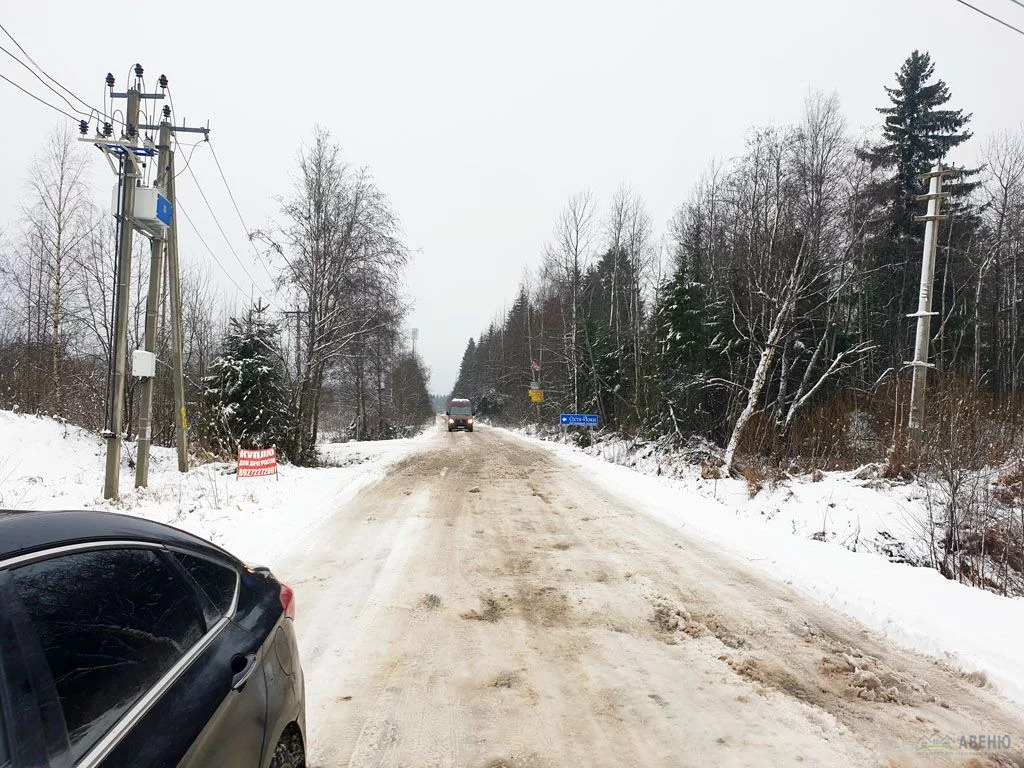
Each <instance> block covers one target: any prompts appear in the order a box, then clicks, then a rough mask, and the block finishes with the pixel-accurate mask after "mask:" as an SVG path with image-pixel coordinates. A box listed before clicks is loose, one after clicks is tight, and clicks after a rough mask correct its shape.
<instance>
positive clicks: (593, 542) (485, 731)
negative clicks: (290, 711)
mask: <svg viewBox="0 0 1024 768" xmlns="http://www.w3.org/2000/svg"><path fill="white" fill-rule="evenodd" d="M686 501H687V500H686V498H683V497H681V498H680V500H679V503H680V504H685V503H686ZM275 570H277V571H278V573H279V575H280V576H281V577H282V579H283V580H284V581H286V582H287V583H289V584H291V586H293V587H294V588H295V589H296V592H297V596H298V616H297V621H296V626H297V629H298V632H299V635H300V642H301V648H302V653H303V665H304V668H305V672H306V678H307V686H308V688H307V691H308V697H309V698H308V715H307V717H308V726H309V738H310V751H311V766H314V767H315V768H335V767H336V766H381V767H385V766H386V767H389V768H390V767H395V766H407V767H408V768H419V767H421V766H460V767H461V766H467V767H469V768H477V767H479V768H501V767H502V766H504V767H507V768H546V767H547V766H609V767H611V766H615V767H616V768H619V767H621V766H651V767H652V768H653V767H654V766H658V767H659V768H660V767H662V766H689V765H708V766H710V765H715V766H761V765H764V766H772V767H773V768H778V767H779V766H789V765H822V766H835V765H843V766H853V765H864V766H906V765H916V764H919V763H925V764H935V765H977V766H982V765H1024V752H1022V751H1021V744H1022V742H1024V722H1022V720H1021V718H1020V716H1019V714H1017V713H1016V712H1015V711H1014V707H1013V706H1012V705H1010V704H1009V703H1007V702H1006V700H1004V699H1002V698H1001V697H1000V696H999V695H998V694H996V693H994V692H993V691H991V690H990V689H988V688H986V687H983V686H981V685H979V681H978V680H975V679H973V678H972V677H971V676H969V675H964V674H962V673H960V672H957V671H955V670H953V669H951V668H949V667H947V666H945V665H943V664H942V663H941V662H939V661H936V660H932V659H928V658H925V657H923V656H918V655H916V654H913V653H910V652H907V651H903V650H899V649H897V648H895V647H893V646H892V645H891V644H890V643H888V642H887V641H885V640H884V639H883V638H881V637H880V636H879V635H878V634H877V633H874V632H871V631H868V630H867V629H865V628H864V627H862V626H861V625H859V624H857V623H856V622H855V621H853V620H851V619H848V618H845V617H843V616H840V615H839V614H837V613H835V612H833V611H831V610H830V609H828V608H825V607H823V606H821V605H820V604H818V603H816V602H814V601H812V600H810V599H809V598H807V597H803V596H801V595H799V594H798V593H797V592H796V591H794V590H793V589H792V588H791V587H788V586H786V585H784V584H782V583H777V582H774V581H771V580H769V579H767V578H766V577H765V576H763V575H762V574H759V573H757V572H756V571H753V570H751V569H750V568H749V567H748V566H746V565H744V564H742V563H741V562H739V561H738V560H737V559H736V558H735V557H734V556H732V555H727V554H725V553H723V552H722V551H719V550H717V549H716V548H714V547H713V546H712V545H709V544H707V543H706V542H703V541H701V540H699V539H696V538H690V537H688V536H687V535H685V534H682V533H680V532H679V531H677V530H673V529H672V528H669V527H667V526H666V525H665V524H664V523H662V522H659V521H657V520H656V519H654V518H653V517H651V516H649V515H647V514H645V513H644V511H643V510H642V509H640V508H637V507H636V506H632V505H631V503H630V502H629V501H628V500H626V499H625V498H620V497H619V496H617V495H616V494H614V493H613V492H611V491H609V490H606V489H605V488H604V487H603V486H602V485H599V484H597V483H595V482H593V481H592V479H590V478H589V477H588V476H587V475H586V473H585V472H584V471H582V470H581V469H580V468H579V467H575V466H572V465H570V464H569V463H567V462H565V461H563V460H562V459H560V458H558V457H557V456H556V455H554V454H553V453H552V452H551V451H548V450H546V449H545V448H543V447H541V446H538V445H536V444H533V443H531V442H529V441H526V440H523V439H521V438H517V437H514V436H511V435H509V434H508V433H505V432H502V431H499V430H491V429H481V430H478V431H477V432H476V433H474V434H464V433H455V434H447V433H445V432H443V431H439V432H438V433H437V434H436V435H435V436H432V437H430V438H429V439H427V440H425V441H424V442H423V450H421V451H419V452H417V453H415V454H413V455H412V456H411V457H409V458H407V459H405V460H404V461H402V462H400V463H399V464H397V465H395V466H394V467H393V468H392V469H391V471H390V472H389V473H388V475H387V476H386V477H385V478H384V479H382V480H381V481H379V482H378V483H376V484H374V485H372V486H370V487H368V488H365V489H363V490H362V491H361V492H360V493H359V494H358V495H357V496H356V497H355V499H354V500H352V501H351V502H350V503H348V504H345V505H343V506H340V507H339V509H338V510H337V511H336V512H335V513H333V515H332V516H330V517H328V518H327V520H326V521H325V522H324V523H323V524H322V525H321V526H319V527H318V528H316V529H315V530H313V531H311V532H310V533H308V534H306V535H305V537H304V538H302V539H301V540H300V541H299V542H298V543H297V546H296V547H295V548H293V549H292V550H291V551H290V553H289V554H288V555H287V556H285V557H283V558H282V559H280V560H279V561H278V562H277V563H275ZM961 620H964V621H969V617H961ZM935 734H939V735H940V736H942V737H947V738H953V739H954V741H956V740H958V739H959V737H960V735H968V736H969V735H971V734H975V735H978V734H985V735H996V736H1005V735H1008V736H1009V737H1010V739H1011V744H1012V748H1011V749H1012V751H1011V752H1009V753H1004V754H995V753H984V752H983V753H979V754H974V755H957V754H953V753H951V752H950V751H949V750H945V749H941V748H936V749H929V750H924V752H927V756H924V755H923V754H922V753H921V752H919V751H918V747H919V745H920V744H921V740H922V739H926V740H927V739H930V738H932V737H933V735H935ZM972 761H973V762H972Z"/></svg>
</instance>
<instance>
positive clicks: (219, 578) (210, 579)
mask: <svg viewBox="0 0 1024 768" xmlns="http://www.w3.org/2000/svg"><path fill="white" fill-rule="evenodd" d="M173 554H174V557H176V558H177V560H178V562H179V563H181V565H182V567H183V568H184V569H185V570H186V571H188V574H189V576H191V577H192V578H193V579H195V581H196V584H198V585H199V587H200V589H202V590H203V593H204V594H205V595H206V597H208V598H209V599H210V603H211V604H212V606H213V608H214V613H213V614H212V615H210V616H208V617H207V618H208V619H212V620H213V621H216V620H217V619H219V618H220V617H221V616H225V615H227V613H228V611H230V610H231V605H232V603H234V602H235V588H236V586H237V585H238V572H237V571H236V570H235V569H233V568H228V567H227V566H225V565H220V564H218V563H215V562H213V561H212V560H207V559H206V558H203V557H198V556H197V555H188V554H185V553H184V552H174V553H173ZM211 623H212V622H211Z"/></svg>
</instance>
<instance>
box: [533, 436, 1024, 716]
mask: <svg viewBox="0 0 1024 768" xmlns="http://www.w3.org/2000/svg"><path fill="white" fill-rule="evenodd" d="M519 439H523V440H530V441H531V442H537V443H540V444H541V445H544V446H545V447H547V449H548V450H550V451H551V452H552V453H554V454H556V455H558V456H559V457H561V458H562V459H563V460H565V461H566V462H568V463H569V464H572V465H575V466H577V467H579V468H581V469H582V470H583V471H585V472H586V473H587V475H588V477H590V478H591V479H592V480H593V481H594V482H596V483H598V484H600V485H601V486H603V487H604V488H605V489H606V490H608V491H609V492H611V493H614V494H617V495H619V496H620V497H622V498H623V499H625V500H627V501H628V502H631V503H633V504H635V505H637V506H638V507H639V508H641V509H643V510H645V511H646V512H647V513H648V514H650V515H652V516H653V517H655V518H657V519H659V520H661V521H663V522H665V523H666V524H668V525H670V526H672V527H674V528H678V529H680V530H683V531H685V532H687V533H689V534H693V535H696V536H699V537H700V538H702V539H704V540H706V541H710V542H712V543H713V544H715V545H717V546H718V547H720V548H721V549H723V550H726V551H728V552H731V553H733V554H734V555H735V556H737V557H740V558H741V559H743V560H745V561H747V562H749V563H750V565H751V567H753V568H755V569H757V570H760V571H763V572H765V573H767V574H768V575H770V576H772V577H774V578H776V579H780V580H782V581H784V582H786V583H787V584H791V585H793V586H794V587H795V588H797V589H799V590H800V591H802V592H803V593H805V594H808V595H810V596H812V597H814V598H815V599H817V600H820V601H821V602H824V603H826V604H827V605H829V606H831V607H833V608H835V609H836V610H838V611H840V612H842V613H845V614H847V615H848V616H852V617H854V618H856V619H858V620H859V621H861V622H863V623H864V624H865V625H867V626H869V627H872V628H874V629H877V630H880V631H882V632H883V633H884V634H886V635H887V636H889V637H890V638H891V639H893V640H894V641H896V642H897V643H899V644H901V645H903V646H905V647H909V648H912V649H915V650H919V651H922V652H925V653H928V654H930V655H932V656H936V657H939V658H942V659H944V660H946V661H947V662H949V663H951V664H953V665H955V666H957V667H960V668H962V669H964V670H968V671H975V670H977V671H981V672H984V673H985V674H986V675H987V677H988V679H989V680H991V681H992V682H994V683H995V684H996V685H997V686H998V687H999V688H1000V689H1001V690H1002V692H1003V693H1004V694H1005V695H1006V696H1008V697H1009V698H1011V699H1013V700H1014V701H1016V702H1018V703H1021V704H1024V656H1022V655H1021V653H1020V638H1021V637H1024V599H1020V598H1006V597H1001V596H999V595H995V594H993V593H991V592H986V591H984V590H981V589H976V588H973V587H969V586H966V585H963V584H959V583H957V582H955V581H949V580H948V579H945V578H943V576H942V575H941V574H939V573H938V571H935V570H933V569H931V568H917V567H913V566H910V565H907V564H903V563H895V562H891V561H890V559H889V558H888V557H886V556H883V555H885V554H887V553H884V552H880V551H877V550H875V549H873V548H872V547H867V548H866V549H867V551H866V552H865V551H863V549H864V548H862V551H857V552H855V551H851V549H848V548H847V546H844V544H846V545H848V544H849V542H848V541H847V540H846V539H848V538H849V537H850V536H856V535H857V534H856V533H855V531H857V530H860V531H861V532H863V531H867V530H874V531H878V530H888V529H890V528H893V527H894V526H896V525H904V526H914V525H915V524H916V520H917V519H918V518H917V516H918V515H919V514H920V513H921V512H922V511H923V502H922V500H921V498H920V495H919V494H920V493H921V492H920V489H917V488H915V487H914V486H906V487H898V488H890V489H874V488H870V487H864V486H861V485H857V484H856V483H855V481H854V480H853V478H852V476H851V473H831V474H828V475H826V476H825V479H824V480H823V481H821V482H818V483H812V482H810V481H809V480H807V481H804V480H799V481H793V482H790V481H787V483H785V484H783V485H780V486H779V487H778V488H776V489H775V490H773V491H763V492H762V493H760V494H758V497H755V499H749V498H748V493H747V489H746V484H745V483H744V482H742V481H737V480H718V481H713V480H703V481H701V480H699V479H696V478H688V479H680V478H668V477H653V476H648V475H645V474H641V473H640V472H638V471H636V470H634V469H631V468H627V467H624V466H614V465H610V464H615V462H614V461H612V462H609V461H606V460H605V459H604V458H602V457H600V456H592V455H587V454H584V453H583V452H581V451H580V450H579V449H577V448H573V447H571V446H567V445H564V444H560V443H552V442H549V441H543V440H539V439H537V438H532V437H527V436H523V435H519ZM762 497H763V498H762ZM762 512H763V514H762ZM822 528H824V529H825V530H826V533H828V532H829V531H831V535H826V536H824V537H816V536H815V534H816V533H817V532H818V531H819V530H821V529H822ZM820 539H824V540H820Z"/></svg>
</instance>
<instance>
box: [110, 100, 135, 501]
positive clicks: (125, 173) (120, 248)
mask: <svg viewBox="0 0 1024 768" xmlns="http://www.w3.org/2000/svg"><path fill="white" fill-rule="evenodd" d="M124 96H125V97H126V98H127V100H128V106H127V107H125V112H124V114H125V139H126V141H127V142H128V143H129V144H131V145H132V146H135V145H137V144H138V140H139V104H140V102H141V96H142V94H141V93H140V91H139V89H138V88H129V89H128V93H127V94H124ZM121 169H122V170H121V176H120V179H119V181H120V184H121V188H120V196H119V200H120V205H119V206H118V208H119V211H118V214H119V215H118V227H119V237H118V242H117V285H116V288H115V292H114V339H113V343H114V364H113V369H114V375H113V376H112V377H111V380H110V385H109V390H108V393H107V427H106V429H104V430H103V436H104V437H106V438H107V467H106V473H105V475H104V480H103V498H105V499H116V498H117V495H118V487H119V484H120V479H121V440H122V435H123V433H124V390H125V376H126V372H125V367H126V364H127V357H128V300H129V298H130V297H131V280H132V235H133V234H134V228H133V226H132V218H133V216H134V213H135V184H136V181H137V180H138V178H139V177H140V175H141V173H140V170H139V167H138V165H137V164H136V161H135V158H134V156H133V155H131V154H130V153H129V152H125V153H124V154H123V155H122V161H121Z"/></svg>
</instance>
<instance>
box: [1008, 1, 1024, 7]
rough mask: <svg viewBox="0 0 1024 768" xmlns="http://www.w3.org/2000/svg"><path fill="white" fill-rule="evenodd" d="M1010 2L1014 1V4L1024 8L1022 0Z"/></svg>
mask: <svg viewBox="0 0 1024 768" xmlns="http://www.w3.org/2000/svg"><path fill="white" fill-rule="evenodd" d="M1010 2H1011V3H1013V4H1014V5H1019V6H1020V7H1021V8H1024V3H1022V2H1021V1H1020V0H1010Z"/></svg>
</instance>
